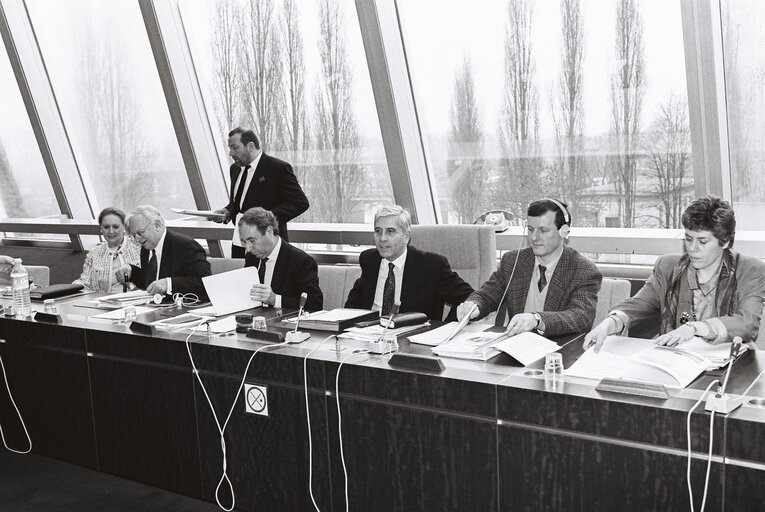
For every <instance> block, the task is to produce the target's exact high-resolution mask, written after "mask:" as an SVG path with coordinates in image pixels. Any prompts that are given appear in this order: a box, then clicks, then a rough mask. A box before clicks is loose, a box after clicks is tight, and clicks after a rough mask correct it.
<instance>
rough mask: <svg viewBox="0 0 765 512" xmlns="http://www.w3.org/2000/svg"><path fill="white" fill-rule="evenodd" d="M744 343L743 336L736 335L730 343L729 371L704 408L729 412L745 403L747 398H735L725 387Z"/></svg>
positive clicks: (723, 412) (724, 412)
mask: <svg viewBox="0 0 765 512" xmlns="http://www.w3.org/2000/svg"><path fill="white" fill-rule="evenodd" d="M742 343H743V340H742V339H741V336H736V337H734V338H733V342H731V344H730V357H729V361H728V371H726V372H725V379H724V380H723V383H722V385H721V386H720V387H719V388H717V392H716V393H715V394H714V396H710V397H709V398H707V403H706V405H705V406H704V409H706V410H707V411H714V412H719V413H722V414H728V413H729V412H731V411H734V410H736V409H737V408H738V407H739V406H740V405H741V404H742V403H744V400H746V398H745V397H743V396H740V397H738V398H734V397H732V396H728V395H726V394H725V388H726V387H727V386H728V378H729V377H730V373H731V370H733V362H734V361H735V358H736V356H737V355H738V352H739V349H740V348H741V344H742ZM718 383H719V381H718Z"/></svg>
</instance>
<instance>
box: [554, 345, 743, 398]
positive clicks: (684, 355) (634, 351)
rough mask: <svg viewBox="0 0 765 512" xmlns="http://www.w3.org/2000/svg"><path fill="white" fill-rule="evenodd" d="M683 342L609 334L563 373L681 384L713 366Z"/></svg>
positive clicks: (587, 376) (674, 384) (688, 382)
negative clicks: (597, 348) (670, 343)
mask: <svg viewBox="0 0 765 512" xmlns="http://www.w3.org/2000/svg"><path fill="white" fill-rule="evenodd" d="M687 343H688V342H687ZM702 343H706V342H704V341H702ZM684 345H685V343H683V344H680V345H679V346H678V347H675V348H670V347H662V346H659V345H656V344H655V343H654V342H653V340H646V339H640V338H625V337H623V336H609V337H608V338H606V341H605V342H604V343H603V347H601V349H600V352H598V353H595V351H594V350H587V351H586V352H585V353H584V354H582V356H581V357H580V358H579V360H577V362H576V363H574V364H573V365H571V367H569V368H568V369H567V370H565V372H564V373H565V374H566V375H570V376H573V377H583V378H587V379H597V380H600V379H604V378H611V379H625V380H631V381H639V382H649V383H652V384H664V385H666V386H671V387H681V388H684V387H686V386H688V384H690V383H691V382H693V381H694V380H695V379H696V377H698V376H699V375H700V374H702V373H703V372H704V371H705V370H707V368H708V367H710V366H712V363H710V361H709V360H708V359H706V358H705V357H703V356H701V355H697V354H694V353H693V352H692V351H687V350H683V346H684ZM691 348H692V347H691ZM728 351H730V344H728Z"/></svg>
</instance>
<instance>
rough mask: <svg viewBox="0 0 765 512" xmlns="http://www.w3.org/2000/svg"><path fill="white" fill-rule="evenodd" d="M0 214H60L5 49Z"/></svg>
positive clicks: (1, 52)
mask: <svg viewBox="0 0 765 512" xmlns="http://www.w3.org/2000/svg"><path fill="white" fill-rule="evenodd" d="M0 90H1V91H3V94H0V111H1V112H2V115H0V215H1V216H3V217H21V218H23V217H30V218H36V217H49V216H57V215H59V214H60V213H61V211H60V210H59V207H58V204H57V203H56V196H55V195H54V193H53V187H51V184H50V179H49V178H48V173H47V171H46V169H45V163H44V162H43V160H42V155H40V150H39V148H38V145H37V141H36V139H35V135H34V132H33V131H32V125H31V124H30V123H29V117H28V116H27V111H26V109H25V108H24V102H23V100H22V98H21V94H20V93H19V88H18V85H17V84H16V77H15V76H14V73H13V70H12V69H11V63H10V61H9V60H8V55H7V54H6V53H5V48H4V47H3V48H2V49H0Z"/></svg>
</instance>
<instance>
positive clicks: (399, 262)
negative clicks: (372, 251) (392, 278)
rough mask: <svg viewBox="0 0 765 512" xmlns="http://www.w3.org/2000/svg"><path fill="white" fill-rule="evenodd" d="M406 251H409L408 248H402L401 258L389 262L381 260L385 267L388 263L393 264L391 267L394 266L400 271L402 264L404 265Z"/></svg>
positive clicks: (402, 267) (402, 268)
mask: <svg viewBox="0 0 765 512" xmlns="http://www.w3.org/2000/svg"><path fill="white" fill-rule="evenodd" d="M408 250H409V248H408V247H404V252H402V253H401V256H399V257H398V258H396V259H395V260H393V261H390V262H389V261H388V260H386V259H385V258H383V259H384V260H385V266H386V267H387V266H388V263H393V266H395V267H396V268H400V269H401V270H404V263H406V253H407V251H408Z"/></svg>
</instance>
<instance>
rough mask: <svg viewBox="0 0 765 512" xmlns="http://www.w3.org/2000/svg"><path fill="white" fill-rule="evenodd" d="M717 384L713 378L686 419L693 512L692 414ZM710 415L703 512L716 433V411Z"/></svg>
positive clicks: (718, 383)
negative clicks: (713, 437)
mask: <svg viewBox="0 0 765 512" xmlns="http://www.w3.org/2000/svg"><path fill="white" fill-rule="evenodd" d="M715 384H717V385H718V386H719V385H720V381H719V380H713V381H712V382H710V383H709V386H707V389H705V390H704V393H702V395H701V398H699V400H698V401H697V402H696V403H695V404H694V406H693V407H691V410H690V411H688V418H687V420H686V431H687V434H688V469H687V472H686V479H687V482H688V498H689V499H690V502H691V512H694V511H695V509H694V508H693V488H692V485H691V415H692V414H693V411H695V410H696V408H697V407H698V406H699V405H700V404H701V402H703V401H704V398H706V396H707V394H709V390H710V389H711V388H712V386H714V385H715ZM710 416H711V418H710V423H709V457H708V460H707V476H706V481H705V483H704V497H703V499H702V502H701V510H702V512H703V510H704V505H705V504H706V500H707V489H708V485H709V471H710V469H711V467H712V441H713V439H712V435H713V434H714V419H715V411H712V414H711V415H710Z"/></svg>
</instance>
